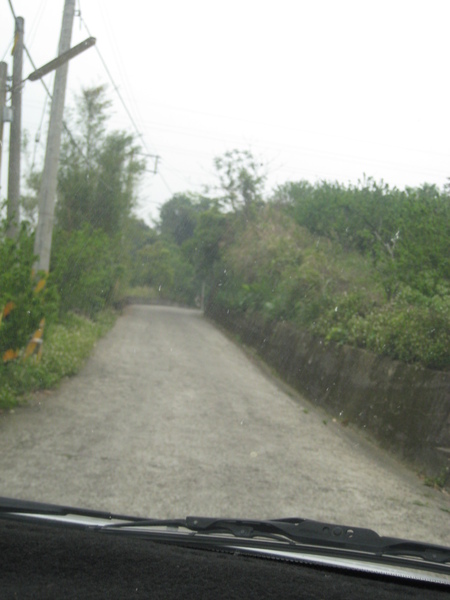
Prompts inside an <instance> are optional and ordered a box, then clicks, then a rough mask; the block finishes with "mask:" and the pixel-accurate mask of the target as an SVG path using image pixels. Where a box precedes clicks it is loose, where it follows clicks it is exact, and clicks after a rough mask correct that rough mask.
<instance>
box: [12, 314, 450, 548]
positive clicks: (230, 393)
mask: <svg viewBox="0 0 450 600" xmlns="http://www.w3.org/2000/svg"><path fill="white" fill-rule="evenodd" d="M0 456H1V460H0V481H1V491H0V494H1V495H4V496H12V497H17V498H23V499H32V500H41V501H49V502H56V503H62V504H68V505H72V506H79V507H85V508H98V509H105V510H109V511H114V512H121V513H124V514H130V515H131V514H136V515H141V516H152V517H173V516H179V517H181V516H186V515H188V514H189V515H204V516H228V517H231V516H235V517H255V518H256V517H258V518H268V517H292V516H302V517H306V518H313V519H319V520H325V521H330V522H338V523H342V524H346V525H354V526H365V527H371V528H373V529H376V530H377V531H378V532H379V533H380V534H384V535H400V536H407V537H412V538H415V539H423V540H427V541H434V542H437V543H446V544H448V543H450V525H449V522H450V519H449V511H450V503H449V498H448V496H447V495H445V494H443V493H440V492H438V491H435V490H433V489H430V488H427V487H425V486H424V485H423V483H421V482H420V481H419V479H418V478H417V477H416V475H414V474H413V473H411V472H409V471H407V470H406V469H404V468H403V467H402V466H400V465H399V464H398V463H397V462H396V461H394V460H393V459H392V458H390V457H388V456H387V455H386V454H385V453H383V452H382V451H380V450H378V449H377V448H376V447H375V446H374V445H372V444H371V443H370V442H368V441H366V440H365V439H364V438H363V437H362V436H361V435H360V434H358V433H356V432H352V431H349V430H348V429H345V428H342V427H341V426H340V425H339V424H338V423H334V422H333V421H332V420H330V419H329V418H327V416H326V415H325V414H324V413H322V412H321V411H320V410H318V409H316V408H314V407H313V406H311V405H310V404H309V403H308V402H307V401H306V400H303V399H301V398H299V397H297V396H295V395H293V394H287V393H286V392H285V391H283V389H282V388H281V387H280V386H279V385H278V384H277V382H276V381H273V380H271V379H269V378H268V376H266V375H265V374H264V373H263V372H262V371H261V370H260V369H259V368H258V366H257V365H255V364H254V363H253V362H252V361H251V360H250V359H249V358H248V357H247V356H246V355H245V353H244V352H243V351H242V350H241V349H240V348H239V347H237V346H236V345H235V344H234V343H233V342H232V341H230V340H229V339H228V338H227V337H226V336H225V335H223V334H222V333H221V332H220V331H219V330H218V329H216V328H215V327H214V325H212V324H211V323H209V322H208V321H207V320H206V319H205V318H204V317H203V316H202V315H201V313H200V312H198V311H193V310H185V309H179V308H167V307H150V306H131V307H129V308H128V309H127V310H126V313H125V315H124V316H122V317H121V318H120V319H119V320H118V322H117V324H116V326H115V327H114V329H113V330H112V331H111V332H110V333H109V334H108V335H107V336H106V337H105V338H104V339H103V340H101V342H100V343H99V344H98V346H97V348H96V350H95V352H94V354H93V356H92V357H91V359H90V360H89V361H88V363H87V364H86V366H85V367H84V369H83V370H82V372H81V373H80V374H79V375H78V376H77V377H75V378H73V379H71V380H69V381H66V382H65V383H63V384H62V385H61V387H60V388H59V389H58V390H57V391H55V392H52V393H47V394H39V395H36V396H35V397H34V398H33V399H32V400H31V401H30V402H29V404H28V405H27V406H24V407H21V408H19V409H16V410H15V411H14V412H12V413H8V414H4V415H2V416H1V417H0Z"/></svg>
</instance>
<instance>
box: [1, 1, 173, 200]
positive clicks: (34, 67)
mask: <svg viewBox="0 0 450 600" xmlns="http://www.w3.org/2000/svg"><path fill="white" fill-rule="evenodd" d="M8 4H9V6H10V9H11V13H12V15H13V18H14V20H16V19H17V16H16V13H15V11H14V7H13V5H12V1H11V0H8ZM79 17H80V21H81V22H82V24H83V26H84V27H85V29H86V31H87V33H88V35H89V36H91V34H90V31H89V29H88V27H87V25H86V23H85V21H84V19H83V18H82V17H81V10H79ZM91 37H92V36H91ZM95 48H96V50H97V53H98V55H99V58H100V60H101V62H102V65H103V67H104V69H105V71H106V73H107V75H108V77H109V79H110V81H111V83H112V85H113V88H114V90H115V91H116V93H117V95H118V96H119V99H120V101H121V103H122V105H123V107H124V109H125V111H126V113H127V115H128V117H129V119H130V121H131V123H132V125H133V127H134V129H135V131H136V133H137V136H138V138H139V139H140V141H141V142H142V144H143V145H144V146H145V149H146V150H147V152H148V154H149V155H151V154H150V151H149V149H148V146H147V144H146V142H145V140H144V138H143V136H142V134H141V132H140V131H139V129H138V127H137V125H136V122H135V121H134V119H133V117H132V115H131V113H130V111H129V110H128V107H127V105H126V104H125V101H124V99H123V97H122V95H121V94H120V92H119V89H118V87H117V85H116V83H115V81H114V79H113V77H112V75H111V72H110V70H109V69H108V66H107V65H106V62H105V60H104V58H103V56H102V55H101V53H100V51H99V49H98V46H97V45H96V46H95ZM24 50H25V52H26V55H27V57H28V60H29V61H30V64H31V66H32V67H33V69H34V70H35V71H36V69H37V67H36V64H35V62H34V61H33V59H32V57H31V54H30V52H29V50H28V48H27V46H26V45H24ZM40 81H41V84H42V85H43V87H44V89H45V92H46V94H47V96H48V98H49V99H50V100H53V97H52V94H51V92H50V90H49V89H48V87H47V85H46V83H45V81H44V80H43V79H40ZM63 127H64V130H65V132H66V134H67V135H68V137H69V140H70V142H71V144H72V145H73V146H74V148H75V149H76V150H77V152H78V153H79V154H80V156H81V158H82V159H83V161H84V162H85V163H86V164H89V161H88V159H87V157H86V156H84V153H83V151H82V150H81V148H80V147H79V145H78V143H77V142H76V140H75V138H74V136H73V134H72V132H71V131H70V129H69V127H68V125H67V124H66V122H65V121H64V120H63ZM151 156H154V155H151ZM154 157H155V158H159V157H156V156H154ZM158 174H159V176H160V177H161V180H162V181H163V183H164V185H165V186H166V188H167V190H168V192H169V193H170V194H171V195H173V192H172V190H171V189H170V186H169V184H168V183H167V181H166V179H165V178H164V177H163V175H162V173H161V172H160V171H159V172H158ZM102 183H104V184H105V186H106V188H107V189H109V190H111V188H110V186H109V185H108V184H107V183H106V182H105V181H102Z"/></svg>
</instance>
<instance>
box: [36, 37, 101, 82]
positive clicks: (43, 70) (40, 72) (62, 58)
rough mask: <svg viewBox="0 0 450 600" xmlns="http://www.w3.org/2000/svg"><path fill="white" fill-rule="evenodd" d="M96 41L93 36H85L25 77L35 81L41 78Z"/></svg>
mask: <svg viewBox="0 0 450 600" xmlns="http://www.w3.org/2000/svg"><path fill="white" fill-rule="evenodd" d="M96 41H97V40H96V39H95V38H94V37H89V38H87V39H86V40H84V42H81V43H80V44H77V45H76V46H74V47H73V48H70V50H67V52H63V53H62V54H60V55H59V56H58V57H57V58H54V59H53V60H51V61H50V62H48V63H47V64H45V65H43V66H42V67H39V69H36V71H33V72H32V73H30V75H28V77H27V79H28V80H29V81H37V80H38V79H41V77H44V75H47V73H50V72H51V71H54V70H55V69H57V68H58V67H60V66H61V65H63V64H64V63H66V62H67V61H69V60H70V59H71V58H74V57H75V56H77V55H78V54H81V53H82V52H84V51H85V50H87V49H88V48H90V47H91V46H94V44H95V43H96Z"/></svg>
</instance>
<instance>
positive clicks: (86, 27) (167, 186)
mask: <svg viewBox="0 0 450 600" xmlns="http://www.w3.org/2000/svg"><path fill="white" fill-rule="evenodd" d="M78 16H79V18H80V21H81V23H82V24H83V26H84V28H85V29H86V32H87V34H88V35H89V36H90V37H92V34H91V32H90V31H89V28H88V26H87V24H86V22H85V20H84V19H83V17H82V16H81V10H79V15H78ZM95 50H96V52H97V54H98V56H99V58H100V61H101V63H102V65H103V68H104V69H105V71H106V74H107V75H108V78H109V80H110V82H111V84H112V86H113V88H114V91H115V92H116V94H117V96H118V97H119V100H120V102H121V104H122V106H123V108H124V109H125V112H126V113H127V115H128V118H129V119H130V122H131V124H132V125H133V127H134V130H135V132H136V134H137V136H138V138H139V140H140V141H141V142H142V145H143V146H144V147H145V149H146V151H147V153H148V154H149V155H150V156H153V157H154V158H155V159H158V158H160V157H159V156H158V155H156V156H155V155H152V154H151V153H150V150H149V148H148V146H147V143H146V140H145V139H144V137H143V135H142V133H141V132H140V131H139V128H138V126H137V125H136V121H135V120H134V118H133V115H132V114H131V112H130V110H129V109H128V106H127V104H126V102H125V100H124V98H123V96H122V94H121V93H120V91H119V88H118V86H117V85H116V82H115V80H114V78H113V76H112V74H111V71H110V70H109V68H108V65H107V64H106V61H105V59H104V58H103V56H102V53H101V52H100V50H99V47H98V44H96V46H95ZM157 174H158V175H159V176H160V177H161V180H162V182H163V183H164V185H165V186H166V188H167V190H168V192H169V194H171V195H173V192H172V190H171V188H170V186H169V184H168V183H167V181H166V179H165V177H163V175H162V173H161V171H160V170H159V171H158V173H157Z"/></svg>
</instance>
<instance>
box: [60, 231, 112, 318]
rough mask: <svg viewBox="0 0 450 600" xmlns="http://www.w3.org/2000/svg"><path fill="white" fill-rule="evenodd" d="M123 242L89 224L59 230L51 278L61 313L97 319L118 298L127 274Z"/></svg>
mask: <svg viewBox="0 0 450 600" xmlns="http://www.w3.org/2000/svg"><path fill="white" fill-rule="evenodd" d="M119 247H120V244H119V242H118V241H117V240H113V239H111V238H110V237H108V235H106V234H105V233H104V232H102V231H100V230H94V229H92V228H91V227H89V226H88V225H85V226H84V227H83V228H82V229H80V230H78V231H73V232H70V233H69V232H66V231H61V230H59V231H56V232H55V236H54V241H53V247H52V259H51V265H50V281H51V282H52V283H53V284H54V285H55V286H56V288H57V290H58V293H59V295H60V299H61V302H60V314H65V313H67V312H69V311H74V312H78V313H80V314H83V315H85V316H87V317H90V318H93V317H95V315H97V314H98V313H99V312H100V311H102V310H103V309H104V308H105V307H106V306H109V305H110V304H111V303H112V302H113V301H114V300H115V299H116V298H115V292H116V290H117V288H118V286H119V282H120V278H121V276H122V275H123V266H122V264H121V256H120V252H119Z"/></svg>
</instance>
